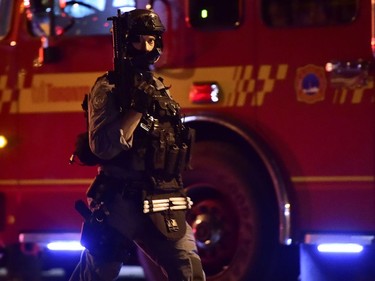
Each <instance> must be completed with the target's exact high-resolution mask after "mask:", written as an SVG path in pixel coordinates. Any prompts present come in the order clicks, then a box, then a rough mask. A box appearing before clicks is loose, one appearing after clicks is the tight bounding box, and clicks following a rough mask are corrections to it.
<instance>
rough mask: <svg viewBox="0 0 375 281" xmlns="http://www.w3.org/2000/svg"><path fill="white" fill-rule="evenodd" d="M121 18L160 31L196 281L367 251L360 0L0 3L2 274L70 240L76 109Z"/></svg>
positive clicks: (76, 194)
mask: <svg viewBox="0 0 375 281" xmlns="http://www.w3.org/2000/svg"><path fill="white" fill-rule="evenodd" d="M135 7H138V8H146V7H149V8H150V7H151V8H153V9H154V10H155V11H156V12H157V13H158V14H160V16H161V18H162V20H163V22H164V24H165V25H166V28H167V31H166V33H165V36H164V50H163V51H164V52H163V55H162V57H161V59H160V60H159V61H158V63H157V66H156V68H155V71H156V72H157V73H158V74H160V76H162V77H163V78H164V81H165V83H166V84H167V85H171V93H172V95H173V96H174V98H175V99H176V100H177V101H178V102H179V103H180V105H181V107H182V108H183V109H184V114H185V117H184V121H185V122H186V123H188V124H189V125H190V126H192V127H194V128H195V129H196V131H197V141H196V145H195V147H194V155H193V161H194V162H193V168H194V169H193V170H192V171H189V172H186V173H185V174H184V180H185V185H186V189H187V191H188V193H189V195H190V196H191V197H192V199H193V201H194V206H193V208H192V209H191V211H190V212H189V214H188V220H189V222H190V223H191V225H192V226H193V228H194V231H195V235H196V239H197V245H198V248H199V254H200V256H201V258H202V261H203V264H204V268H205V271H206V274H207V277H208V280H249V279H251V280H253V279H254V278H257V279H255V280H262V279H261V278H265V279H264V280H266V278H270V279H267V280H275V277H273V278H274V279H272V277H269V276H275V274H281V273H280V272H281V271H279V270H280V269H277V268H278V266H277V265H279V267H280V265H282V266H289V265H288V262H287V260H286V259H285V258H284V253H285V251H288V249H291V248H295V247H297V248H299V249H303V248H304V247H305V248H306V247H310V246H311V247H314V249H315V246H319V248H318V250H319V251H325V250H326V251H329V250H330V249H332V248H330V246H334V248H333V250H334V251H346V252H349V251H354V252H360V251H361V250H365V249H367V247H370V248H371V246H373V245H374V237H375V179H374V174H375V148H374V143H375V139H374V137H375V122H374V121H375V118H374V117H375V110H374V109H375V107H374V105H375V94H374V93H375V91H374V68H373V64H374V55H375V2H374V0H371V1H370V0H342V1H336V0H325V1H316V0H304V1H301V0H289V1H282V0H246V1H245V0H221V1H218V0H184V1H182V0H160V1H153V0H150V1H148V2H147V1H146V0H117V1H115V0H113V1H110V0H107V1H105V0H101V1H99V0H97V1H91V0H90V1H89V0H86V1H84V0H82V1H62V0H60V1H58V0H51V1H43V0H24V1H21V0H15V1H7V0H0V22H1V25H0V145H1V147H2V149H0V247H1V249H2V250H1V254H0V260H1V264H2V268H4V272H5V273H4V274H5V275H6V274H8V275H9V274H13V273H14V272H22V271H26V269H25V268H27V270H29V272H34V271H30V269H29V267H27V266H25V263H26V262H27V261H29V262H30V263H32V264H34V267H37V266H36V265H38V266H39V269H40V268H42V270H44V269H46V268H49V267H53V266H54V265H53V263H54V261H56V260H59V259H60V258H61V257H62V256H63V255H66V254H67V252H69V253H72V251H53V249H54V248H53V247H52V246H51V245H56V244H51V243H53V242H72V241H79V233H80V227H81V223H82V219H81V217H80V216H79V215H78V213H77V212H76V211H75V210H74V202H75V201H76V200H77V199H81V198H84V196H85V190H86V189H87V187H88V185H89V184H90V182H91V180H92V178H93V177H94V176H95V173H96V168H95V167H85V166H79V165H69V163H68V162H69V157H70V155H71V153H72V151H73V148H74V143H75V138H76V136H77V134H79V133H81V132H83V131H85V129H86V128H85V126H86V125H85V119H84V116H83V112H82V110H81V102H82V99H83V96H84V94H85V93H87V92H88V91H89V90H90V87H91V86H92V84H93V83H94V81H95V80H96V77H98V76H99V75H101V74H103V73H104V72H105V71H107V70H111V69H112V68H113V65H112V62H113V50H112V41H111V40H112V39H111V34H110V28H111V24H110V22H108V21H107V18H108V17H109V16H113V15H115V14H116V13H117V9H121V10H122V11H126V10H131V9H133V8H135ZM63 249H65V250H68V246H67V244H66V245H65V246H64V247H63ZM74 253H77V252H74ZM301 253H302V252H301ZM71 255H72V254H68V256H69V257H71ZM69 259H71V258H69ZM304 260H305V259H304ZM75 261H76V260H75ZM301 263H303V260H302V258H301ZM61 264H62V263H61V260H60V265H61ZM0 267H1V266H0ZM272 268H275V270H273V269H272ZM0 272H1V271H0ZM14 274H16V273H14ZM20 274H21V273H20ZM298 274H301V276H303V275H304V274H307V273H304V269H303V267H300V272H299V273H298ZM26 275H27V274H26V273H25V274H24V275H22V274H21V275H20V276H26ZM151 275H152V274H151ZM254 276H257V277H254ZM281 276H282V275H279V277H280V278H279V279H276V280H282V277H281ZM25 278H26V277H25ZM150 278H151V276H150ZM25 280H26V279H25ZM289 280H291V279H289ZM316 280H318V279H316ZM319 280H323V279H319ZM353 280H354V279H353Z"/></svg>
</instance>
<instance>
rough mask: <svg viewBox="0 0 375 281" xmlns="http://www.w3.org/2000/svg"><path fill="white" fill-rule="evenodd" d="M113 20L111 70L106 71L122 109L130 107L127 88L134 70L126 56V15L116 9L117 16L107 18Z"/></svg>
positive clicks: (132, 77)
mask: <svg viewBox="0 0 375 281" xmlns="http://www.w3.org/2000/svg"><path fill="white" fill-rule="evenodd" d="M108 20H111V21H112V22H113V29H112V40H113V67H114V70H113V71H109V72H108V77H109V81H110V83H111V84H114V85H115V89H114V92H115V93H116V95H117V97H118V98H119V100H120V103H121V106H122V108H123V109H128V108H130V104H131V99H132V97H131V93H130V92H129V89H131V87H132V83H133V81H134V70H133V67H132V66H131V62H130V60H129V58H128V57H127V52H126V51H127V50H126V39H127V36H128V33H129V27H128V19H127V15H126V14H125V16H121V11H120V10H117V16H113V17H110V18H108Z"/></svg>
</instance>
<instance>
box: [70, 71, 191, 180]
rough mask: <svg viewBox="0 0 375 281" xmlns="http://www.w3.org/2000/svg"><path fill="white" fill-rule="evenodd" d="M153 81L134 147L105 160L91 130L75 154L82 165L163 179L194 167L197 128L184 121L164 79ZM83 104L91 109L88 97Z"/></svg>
mask: <svg viewBox="0 0 375 281" xmlns="http://www.w3.org/2000/svg"><path fill="white" fill-rule="evenodd" d="M150 83H151V84H152V85H153V86H154V88H155V90H154V93H153V95H152V101H151V104H150V106H149V108H148V110H147V112H146V113H145V114H144V115H143V117H142V119H141V121H140V124H139V125H138V127H137V128H136V130H135V132H134V138H133V147H132V148H131V149H130V150H124V151H123V152H121V153H120V154H119V155H117V156H116V157H114V158H112V159H110V160H102V159H100V158H98V157H96V156H95V155H94V154H93V153H92V152H91V150H90V148H89V144H88V134H87V132H86V133H83V134H80V135H79V137H78V139H77V143H76V151H75V154H76V155H77V156H78V158H79V159H80V161H81V162H82V164H84V165H90V166H92V165H102V166H104V167H105V166H106V165H110V166H119V167H121V168H124V169H126V170H127V171H129V172H131V171H136V172H147V173H148V174H149V175H150V176H152V177H153V178H161V179H163V180H168V179H172V178H174V177H178V176H179V174H180V173H181V172H182V171H184V170H186V169H189V168H190V159H191V148H192V145H193V142H194V130H193V129H191V128H189V127H186V126H185V125H184V124H183V123H182V116H181V113H180V106H179V104H178V103H177V102H176V101H174V100H173V99H172V98H171V96H170V94H169V91H168V89H167V88H166V87H165V86H164V84H163V82H162V80H161V79H160V78H158V79H156V78H153V80H152V81H151V82H150ZM82 107H83V109H84V110H85V112H87V96H86V98H85V99H84V101H83V103H82ZM86 117H87V114H86ZM73 161H74V160H73ZM73 161H71V162H73Z"/></svg>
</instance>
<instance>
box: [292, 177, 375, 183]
mask: <svg viewBox="0 0 375 281" xmlns="http://www.w3.org/2000/svg"><path fill="white" fill-rule="evenodd" d="M374 181H375V177H374V176H326V177H324V176H316V177H292V182H296V183H299V182H374Z"/></svg>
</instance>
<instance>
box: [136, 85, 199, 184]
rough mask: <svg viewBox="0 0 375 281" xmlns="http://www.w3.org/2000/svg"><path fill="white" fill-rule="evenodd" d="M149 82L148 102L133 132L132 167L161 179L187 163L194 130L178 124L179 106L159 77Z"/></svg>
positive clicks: (181, 168)
mask: <svg viewBox="0 0 375 281" xmlns="http://www.w3.org/2000/svg"><path fill="white" fill-rule="evenodd" d="M152 84H153V86H154V87H155V92H154V93H153V95H152V96H153V98H152V102H151V105H150V107H149V109H148V110H147V112H146V114H144V115H143V117H142V119H141V122H140V124H139V126H138V128H137V129H136V131H135V132H134V144H133V149H132V161H133V162H132V167H133V169H135V170H146V171H148V172H150V173H151V174H152V175H153V176H160V177H163V178H169V177H174V176H178V175H179V174H180V173H181V172H182V171H184V170H185V169H186V168H188V167H189V165H190V155H191V146H192V144H193V139H194V132H193V130H192V129H190V128H188V127H186V126H185V125H184V124H183V123H182V120H181V118H182V116H181V113H180V106H179V104H178V103H177V102H176V101H174V100H173V99H172V98H171V96H170V94H169V91H168V89H167V88H166V87H165V86H164V84H163V83H162V81H161V79H160V78H159V79H156V78H154V80H153V83H152Z"/></svg>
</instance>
